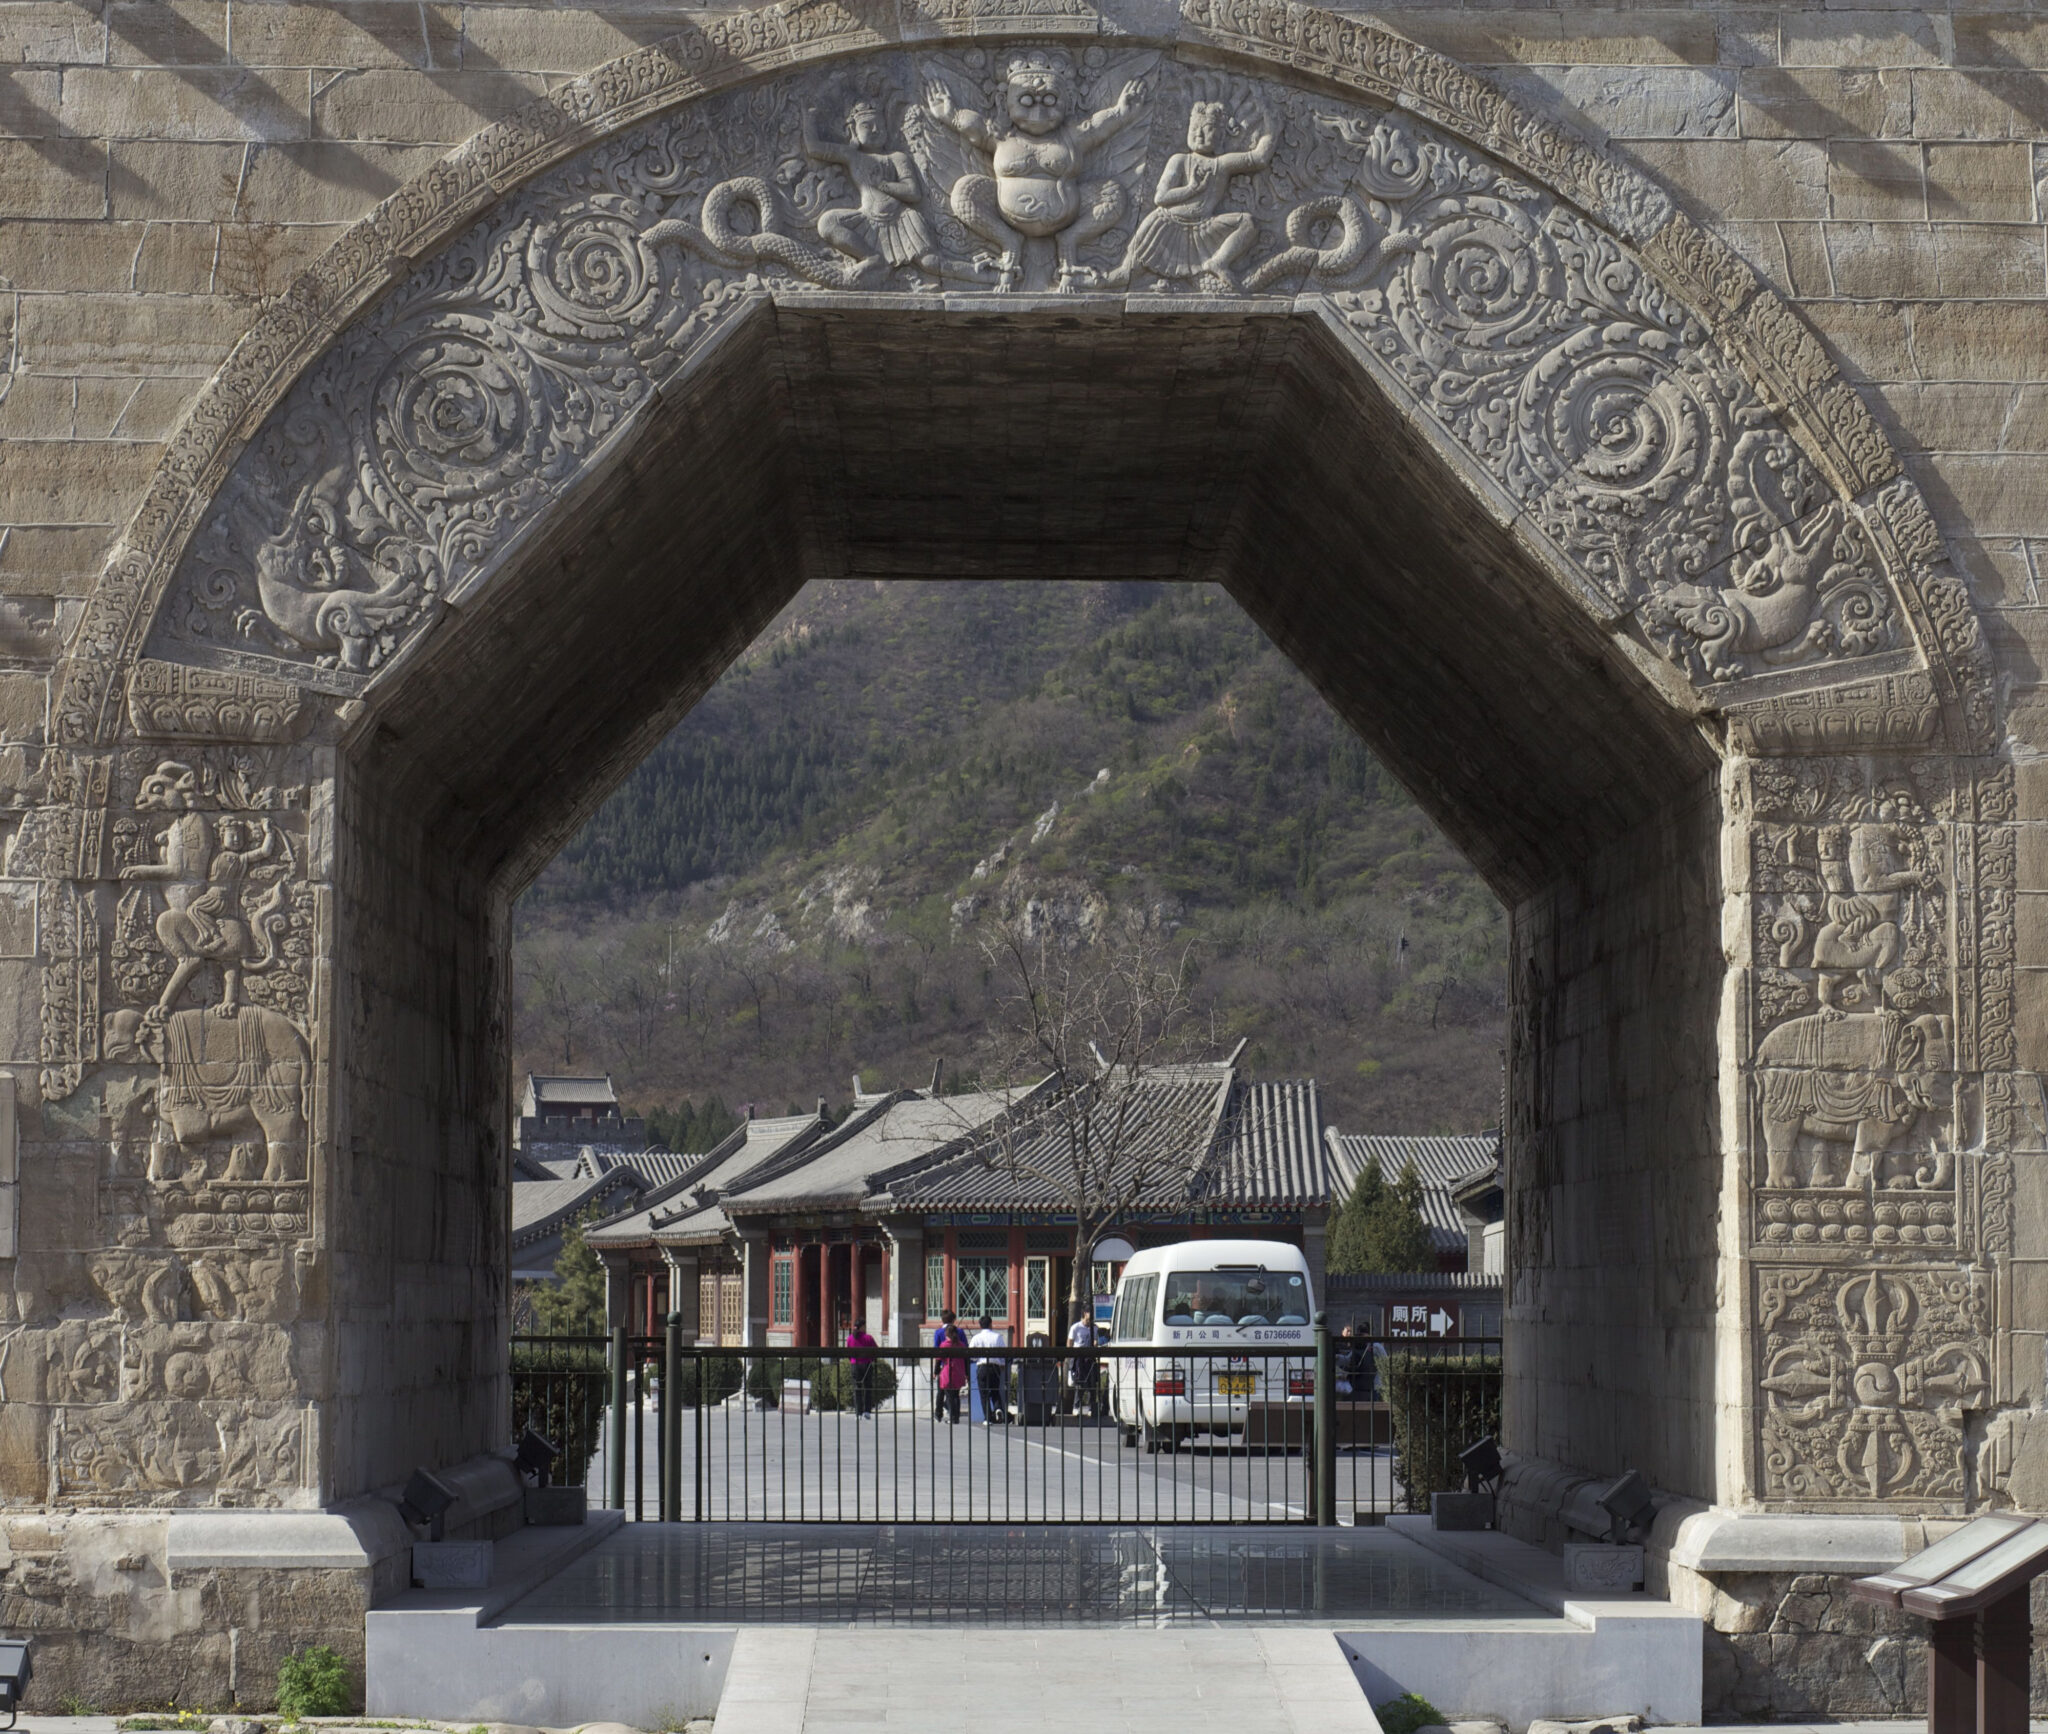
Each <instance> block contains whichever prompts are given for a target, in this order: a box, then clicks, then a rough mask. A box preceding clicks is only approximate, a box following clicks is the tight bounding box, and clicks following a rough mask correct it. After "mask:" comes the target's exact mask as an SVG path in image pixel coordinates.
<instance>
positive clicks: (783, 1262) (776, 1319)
mask: <svg viewBox="0 0 2048 1734" xmlns="http://www.w3.org/2000/svg"><path fill="white" fill-rule="evenodd" d="M769 1297H770V1298H769V1302H768V1317H769V1320H770V1322H771V1323H774V1324H778V1325H787V1324H793V1323H795V1322H796V1261H795V1260H794V1259H788V1258H778V1259H777V1260H776V1261H775V1265H774V1268H773V1270H772V1271H771V1272H770V1273H769Z"/></svg>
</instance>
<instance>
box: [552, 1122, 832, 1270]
mask: <svg viewBox="0 0 2048 1734" xmlns="http://www.w3.org/2000/svg"><path fill="white" fill-rule="evenodd" d="M823 1130H824V1122H823V1121H822V1120H821V1119H820V1118H819V1117H818V1116H817V1115H816V1114H790V1115H784V1116H782V1117H780V1118H777V1119H773V1120H747V1121H745V1122H743V1123H742V1124H741V1125H740V1126H738V1127H737V1128H735V1129H734V1130H733V1131H732V1132H730V1133H728V1134H727V1135H726V1136H725V1137H724V1138H723V1139H721V1140H720V1141H719V1143H718V1144H717V1145H716V1146H714V1147H713V1148H712V1149H710V1150H708V1151H706V1152H705V1153H704V1154H703V1155H700V1156H686V1157H683V1158H682V1159H681V1160H682V1162H683V1163H684V1164H685V1166H684V1167H683V1168H682V1170H681V1172H680V1173H679V1174H678V1175H677V1177H676V1178H675V1179H672V1180H669V1181H666V1182H664V1183H663V1184H662V1185H661V1186H659V1187H658V1188H656V1190H655V1191H653V1192H652V1193H650V1194H649V1195H648V1196H647V1198H646V1199H644V1200H643V1201H642V1207H641V1208H640V1209H638V1210H635V1211H633V1212H632V1213H631V1214H630V1215H626V1216H621V1217H618V1218H616V1219H614V1220H613V1221H610V1222H607V1223H604V1224H603V1225H602V1226H600V1227H597V1228H593V1229H592V1230H591V1231H590V1232H589V1234H588V1235H587V1236H586V1237H585V1238H586V1239H588V1240H589V1241H590V1242H591V1244H592V1245H595V1246H635V1245H642V1246H644V1245H647V1244H649V1243H650V1242H653V1241H655V1240H657V1239H659V1240H661V1241H675V1242H682V1241H693V1240H711V1239H716V1238H717V1237H718V1236H719V1235H721V1234H723V1233H724V1232H725V1231H726V1230H727V1229H729V1228H730V1227H731V1226H732V1220H731V1218H730V1217H728V1216H727V1215H726V1214H725V1208H724V1206H723V1204H722V1203H720V1202H719V1201H718V1200H717V1199H713V1198H711V1197H710V1196H709V1195H708V1193H709V1192H710V1191H720V1192H722V1191H725V1190H728V1189H730V1188H731V1187H732V1186H733V1184H734V1183H735V1182H736V1181H738V1180H739V1179H741V1178H742V1177H743V1176H745V1175H748V1174H751V1173H753V1172H754V1171H755V1170H756V1169H759V1168H763V1167H765V1166H766V1165H767V1164H768V1163H770V1162H772V1161H773V1160H775V1158H776V1157H778V1156H781V1155H784V1154H787V1153H789V1152H792V1151H794V1150H797V1149H800V1148H803V1147H805V1146H806V1145H808V1144H809V1143H811V1142H814V1141H815V1140H816V1138H817V1136H818V1134H819V1133H820V1132H822V1131H823ZM641 1154H643V1153H637V1152H636V1153H635V1154H634V1156H633V1157H632V1159H633V1160H635V1161H637V1160H638V1159H639V1157H640V1155H641ZM646 1154H662V1155H666V1154H667V1152H649V1153H646Z"/></svg>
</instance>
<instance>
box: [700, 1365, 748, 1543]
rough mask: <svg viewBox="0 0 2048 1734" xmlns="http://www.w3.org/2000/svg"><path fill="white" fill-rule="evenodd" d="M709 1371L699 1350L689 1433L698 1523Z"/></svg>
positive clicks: (707, 1428) (702, 1494) (743, 1393)
mask: <svg viewBox="0 0 2048 1734" xmlns="http://www.w3.org/2000/svg"><path fill="white" fill-rule="evenodd" d="M710 1372H711V1369H710V1367H709V1366H708V1364H707V1363H706V1362H705V1359H704V1356H703V1353H702V1352H701V1351H699V1353H698V1355H697V1401H696V1404H695V1406H694V1407H693V1408H692V1409H691V1411H690V1434H691V1441H692V1444H693V1445H694V1447H695V1449H694V1450H693V1451H692V1453H691V1457H690V1492H691V1504H692V1508H693V1510H694V1512H695V1518H694V1521H696V1522H698V1523H702V1522H703V1521H704V1485H705V1473H704V1444H705V1440H706V1438H707V1436H708V1435H709V1433H710V1428H709V1426H708V1424H707V1418H706V1416H705V1413H704V1410H705V1406H706V1405H707V1404H708V1403H709V1402H710V1401H711V1392H710V1389H709V1384H710ZM741 1397H742V1400H744V1398H745V1391H744V1390H742V1392H741Z"/></svg>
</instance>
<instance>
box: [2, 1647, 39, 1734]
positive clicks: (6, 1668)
mask: <svg viewBox="0 0 2048 1734" xmlns="http://www.w3.org/2000/svg"><path fill="white" fill-rule="evenodd" d="M28 1646H29V1640H28V1639H27V1638H0V1705H5V1706H6V1710H7V1726H8V1727H10V1728H12V1727H13V1726H14V1718H15V1717H16V1716H17V1715H19V1714H20V1713H21V1699H22V1694H23V1693H24V1692H26V1691H27V1690H28V1683H29V1681H30V1680H32V1679H33V1678H34V1677H35V1669H34V1667H33V1666H31V1665H30V1662H29V1659H28Z"/></svg>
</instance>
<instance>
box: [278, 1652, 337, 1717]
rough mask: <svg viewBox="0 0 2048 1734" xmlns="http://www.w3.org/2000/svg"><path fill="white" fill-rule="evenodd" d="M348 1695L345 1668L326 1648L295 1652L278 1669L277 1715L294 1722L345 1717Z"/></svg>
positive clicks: (279, 1664)
mask: <svg viewBox="0 0 2048 1734" xmlns="http://www.w3.org/2000/svg"><path fill="white" fill-rule="evenodd" d="M351 1695H352V1694H351V1693H350V1690H349V1678H348V1664H347V1663H346V1662H344V1661H343V1660H342V1659H341V1658H340V1657H339V1656H337V1655H336V1654H335V1653H334V1652H333V1651H332V1650H330V1649H329V1648H328V1647H327V1646H326V1645H325V1644H314V1645H312V1646H310V1647H309V1648H307V1649H303V1650H294V1651H293V1652H292V1653H291V1654H290V1655H289V1656H287V1657H285V1659H284V1660H283V1661H282V1662H280V1663H278V1665H277V1708H278V1713H279V1714H280V1715H283V1716H289V1717H291V1718H292V1720H293V1721H297V1720H298V1719H299V1718H300V1717H302V1716H344V1715H346V1714H347V1713H348V1708H349V1698H350V1697H351Z"/></svg>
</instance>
